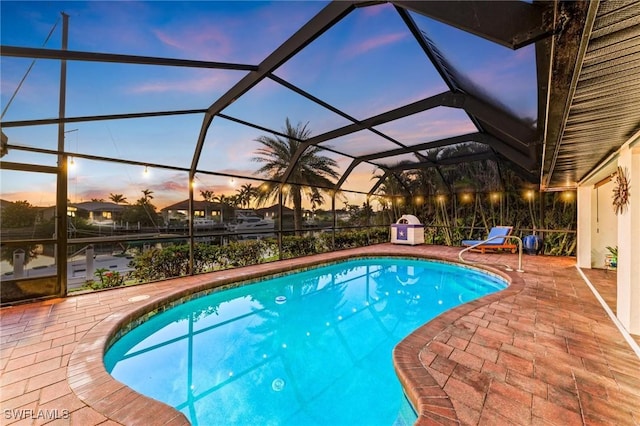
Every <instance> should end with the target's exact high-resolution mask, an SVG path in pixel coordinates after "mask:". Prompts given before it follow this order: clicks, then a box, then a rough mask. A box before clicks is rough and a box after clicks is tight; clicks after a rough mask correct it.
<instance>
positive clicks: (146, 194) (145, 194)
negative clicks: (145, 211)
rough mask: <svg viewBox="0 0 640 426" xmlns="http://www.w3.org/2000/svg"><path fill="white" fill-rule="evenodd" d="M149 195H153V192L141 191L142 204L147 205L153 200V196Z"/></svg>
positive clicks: (148, 190)
mask: <svg viewBox="0 0 640 426" xmlns="http://www.w3.org/2000/svg"><path fill="white" fill-rule="evenodd" d="M151 194H153V191H152V190H150V189H143V190H142V195H143V197H142V199H141V200H142V201H143V203H148V202H149V201H151V200H153V195H151Z"/></svg>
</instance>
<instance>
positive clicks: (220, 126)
mask: <svg viewBox="0 0 640 426" xmlns="http://www.w3.org/2000/svg"><path fill="white" fill-rule="evenodd" d="M261 136H268V137H275V136H274V135H273V134H271V133H266V132H263V131H261V130H258V129H254V128H252V127H249V126H245V125H242V124H239V123H236V122H233V121H229V120H226V119H224V118H221V117H217V118H215V119H214V120H213V122H212V124H211V126H210V127H209V131H208V132H207V137H206V139H205V141H204V145H203V148H202V154H201V155H200V162H199V163H198V170H202V171H208V172H218V173H228V174H232V175H238V176H255V177H259V176H258V174H257V173H256V172H257V170H258V169H259V168H260V167H261V164H260V163H258V162H256V161H254V158H255V157H256V154H255V152H256V151H257V150H258V149H259V148H261V147H262V146H263V145H261V144H260V143H258V142H256V139H258V138H260V137H261ZM240 147H241V149H239V148H240Z"/></svg>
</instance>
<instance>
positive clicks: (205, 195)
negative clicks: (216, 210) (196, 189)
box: [200, 189, 216, 203]
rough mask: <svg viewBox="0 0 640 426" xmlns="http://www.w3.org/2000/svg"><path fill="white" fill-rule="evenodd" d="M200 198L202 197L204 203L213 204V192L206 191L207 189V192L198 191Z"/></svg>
mask: <svg viewBox="0 0 640 426" xmlns="http://www.w3.org/2000/svg"><path fill="white" fill-rule="evenodd" d="M200 196H201V197H202V199H203V200H204V201H207V202H209V203H212V202H213V200H214V199H215V197H216V195H215V194H214V193H213V191H210V190H208V189H207V190H204V189H203V190H201V191H200Z"/></svg>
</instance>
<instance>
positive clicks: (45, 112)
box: [0, 4, 60, 121]
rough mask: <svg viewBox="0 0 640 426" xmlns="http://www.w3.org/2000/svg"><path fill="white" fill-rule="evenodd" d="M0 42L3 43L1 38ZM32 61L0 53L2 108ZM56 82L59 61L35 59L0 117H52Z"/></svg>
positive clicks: (5, 118)
mask: <svg viewBox="0 0 640 426" xmlns="http://www.w3.org/2000/svg"><path fill="white" fill-rule="evenodd" d="M3 13H4V4H3ZM3 34H4V32H3ZM2 42H3V43H4V40H2ZM32 63H33V60H32V59H24V58H7V57H2V60H0V74H1V75H2V85H1V86H0V89H1V90H0V97H1V100H2V102H0V103H1V105H2V111H3V112H4V111H5V108H6V107H7V104H8V102H9V100H10V99H11V97H12V96H13V95H14V93H16V90H17V89H18V87H19V85H20V81H21V80H22V78H23V77H24V75H25V73H26V72H27V70H29V67H30V66H31V64H32ZM59 83H60V63H59V62H58V61H44V60H40V61H37V62H36V63H35V64H34V65H33V68H32V69H31V72H30V73H29V78H28V79H25V80H24V82H23V83H22V86H21V87H20V90H19V91H18V94H17V95H16V96H15V98H14V99H13V101H11V105H10V106H9V107H8V108H7V109H6V114H5V115H4V117H3V118H2V120H3V121H5V120H7V121H9V120H33V119H38V118H42V117H55V116H56V115H57V114H58V102H57V101H58V98H59V96H60V91H59V89H58V84H59ZM52 100H53V102H52Z"/></svg>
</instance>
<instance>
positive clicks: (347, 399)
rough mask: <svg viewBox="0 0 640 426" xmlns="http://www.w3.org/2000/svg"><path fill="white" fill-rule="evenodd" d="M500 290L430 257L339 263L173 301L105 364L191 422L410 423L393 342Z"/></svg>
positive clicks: (485, 278)
mask: <svg viewBox="0 0 640 426" xmlns="http://www.w3.org/2000/svg"><path fill="white" fill-rule="evenodd" d="M505 287H506V284H505V282H504V281H503V280H501V279H499V278H496V277H493V276H490V275H487V274H483V273H480V272H477V271H475V270H473V269H469V268H461V267H457V266H454V265H450V264H444V263H439V262H432V261H425V260H415V259H398V258H376V259H358V260H350V261H347V262H342V263H337V264H333V265H329V266H324V267H320V268H316V269H311V270H308V271H305V272H300V273H295V274H291V275H286V276H282V277H279V278H274V279H269V280H266V281H261V282H258V283H255V284H251V285H246V286H242V287H237V288H233V289H229V290H224V291H220V292H215V293H212V294H210V295H208V296H204V297H200V298H197V299H194V300H192V301H189V302H187V303H184V304H182V305H178V306H176V307H174V308H172V309H169V310H167V311H165V312H163V313H160V314H158V315H156V316H154V317H152V318H151V319H150V320H149V321H147V322H144V323H142V324H141V325H140V326H138V327H136V328H134V329H133V330H132V331H130V332H129V333H127V334H125V335H124V336H122V338H120V339H119V340H117V341H116V342H115V343H114V344H113V345H112V346H111V348H109V350H108V351H107V353H106V355H105V366H106V368H107V371H109V372H110V373H111V374H112V375H113V376H114V377H115V378H116V379H118V380H120V381H121V382H123V383H126V384H127V385H128V386H130V387H131V388H133V389H135V390H136V391H138V392H140V393H142V394H144V395H147V396H150V397H152V398H155V399H158V400H160V401H163V402H165V403H167V404H169V405H171V406H173V407H176V408H177V409H178V410H180V411H182V412H183V413H184V414H185V415H186V416H187V418H188V419H189V420H190V421H191V422H192V423H193V424H194V425H222V424H224V425H227V424H242V425H245V424H246V425H248V424H251V425H258V424H259V425H281V424H286V425H378V424H379V425H392V424H394V423H395V424H404V423H409V424H410V423H411V421H410V420H409V421H407V420H406V418H404V417H405V416H406V414H405V413H406V412H407V410H406V401H405V400H404V395H403V392H402V388H401V386H400V383H399V381H398V379H397V377H396V375H395V372H394V369H393V364H392V357H391V353H392V350H393V347H394V346H395V345H396V344H397V343H398V342H400V340H402V339H403V338H404V337H406V336H407V335H408V334H409V333H410V332H411V331H413V330H415V329H416V328H418V327H419V326H420V325H422V324H424V323H425V322H427V321H429V320H430V319H432V318H434V317H435V316H437V315H438V314H440V313H442V312H444V311H446V310H448V309H450V308H452V307H454V306H457V305H459V304H461V303H465V302H468V301H470V300H473V299H475V298H478V297H481V296H483V295H486V294H488V293H492V292H495V291H498V290H501V289H503V288H505ZM414 419H415V418H414Z"/></svg>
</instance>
